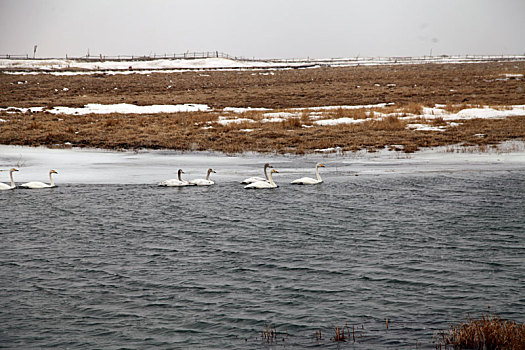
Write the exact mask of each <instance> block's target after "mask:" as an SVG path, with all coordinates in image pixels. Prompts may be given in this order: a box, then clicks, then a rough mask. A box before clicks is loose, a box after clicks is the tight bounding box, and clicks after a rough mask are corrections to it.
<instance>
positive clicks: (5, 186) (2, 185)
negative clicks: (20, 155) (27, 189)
mask: <svg viewBox="0 0 525 350" xmlns="http://www.w3.org/2000/svg"><path fill="white" fill-rule="evenodd" d="M13 171H18V169H17V168H11V169H9V177H10V178H11V185H8V184H5V183H3V182H0V191H5V190H12V189H13V188H15V187H16V185H15V180H13Z"/></svg>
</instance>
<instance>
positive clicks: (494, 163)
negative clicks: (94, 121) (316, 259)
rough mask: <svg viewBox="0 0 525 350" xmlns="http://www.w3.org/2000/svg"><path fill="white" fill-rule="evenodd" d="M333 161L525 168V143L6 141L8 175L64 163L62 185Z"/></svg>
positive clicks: (417, 170) (344, 174) (357, 166)
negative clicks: (284, 146) (122, 145)
mask: <svg viewBox="0 0 525 350" xmlns="http://www.w3.org/2000/svg"><path fill="white" fill-rule="evenodd" d="M318 161H323V162H325V163H326V165H327V167H326V168H325V169H323V170H322V173H323V177H324V178H325V179H326V180H327V182H329V181H333V182H341V181H351V177H352V176H356V175H359V176H396V175H418V174H419V175H424V174H428V173H436V172H438V173H443V174H452V173H461V172H472V171H506V170H518V171H525V142H520V141H514V142H505V143H502V144H501V145H499V146H498V148H497V149H493V150H490V151H488V152H476V150H475V149H468V148H459V147H458V148H457V149H456V151H455V152H451V148H450V147H437V148H432V149H423V150H421V151H418V152H415V153H410V154H406V153H400V152H396V151H387V150H381V151H379V152H374V153H368V152H366V151H360V152H353V153H345V154H338V153H326V154H319V153H316V154H311V155H306V156H297V155H267V154H256V153H245V154H240V155H235V156H228V155H224V154H222V153H215V152H177V151H170V150H163V151H158V150H141V151H138V152H135V151H124V152H119V151H106V150H100V149H86V148H71V149H50V148H45V147H28V146H10V145H0V170H2V171H0V181H1V182H8V179H9V176H8V172H7V170H8V169H9V168H11V167H18V168H19V169H20V171H19V172H18V173H15V181H16V182H17V183H21V182H26V181H47V180H48V178H47V173H48V171H49V170H50V169H56V170H57V171H58V173H59V174H58V175H57V176H55V181H56V182H57V184H59V185H60V184H150V185H155V184H156V183H158V182H159V181H162V180H165V179H169V178H175V177H176V172H177V169H179V168H183V169H184V171H185V173H186V175H185V176H184V178H185V179H194V178H202V177H204V176H205V172H206V170H207V169H208V168H209V167H211V168H214V169H215V170H216V171H217V174H214V175H213V178H214V180H215V181H216V183H217V184H218V185H220V184H224V183H232V182H233V183H236V182H238V181H241V180H242V179H243V178H246V177H249V176H255V175H257V176H260V175H262V165H263V164H264V163H266V162H271V163H272V165H273V166H274V167H275V168H276V169H278V170H279V174H278V175H276V177H275V181H276V182H277V183H281V184H283V185H285V184H288V183H289V181H290V180H291V179H293V178H296V176H297V175H301V176H303V175H304V176H311V175H312V174H313V166H314V165H315V163H316V162H318Z"/></svg>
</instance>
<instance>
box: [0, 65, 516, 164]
mask: <svg viewBox="0 0 525 350" xmlns="http://www.w3.org/2000/svg"><path fill="white" fill-rule="evenodd" d="M524 74H525V62H523V61H516V62H492V63H468V64H423V65H390V66H358V67H339V68H311V69H288V70H249V69H246V70H199V71H183V72H175V73H151V74H101V73H96V74H90V75H63V76H56V75H50V74H34V75H16V74H6V72H0V119H1V120H2V122H0V143H1V144H14V145H47V146H64V145H65V146H66V147H69V146H82V147H84V146H86V147H100V148H109V149H134V148H153V149H159V148H167V149H176V150H215V151H221V152H226V153H237V152H244V151H258V152H278V153H298V154H301V153H311V152H314V151H319V150H326V149H332V148H333V149H340V150H343V151H354V150H360V149H368V150H375V149H379V148H384V147H390V148H392V149H398V150H403V151H405V152H412V151H415V150H418V149H420V148H421V147H430V146H439V145H457V144H462V145H467V146H479V147H487V146H488V145H494V144H497V143H499V142H501V141H505V140H525V113H523V114H522V115H520V113H518V114H517V115H516V113H513V114H512V116H505V115H503V116H501V115H500V116H499V117H498V116H497V117H488V118H486V117H485V118H482V117H479V113H473V114H472V115H469V111H470V110H478V112H479V110H480V109H485V110H486V109H490V110H493V111H494V110H496V111H505V110H510V109H512V108H513V107H512V106H517V105H525V78H524ZM122 103H125V104H132V105H140V106H150V105H178V104H204V105H207V106H209V107H210V108H209V109H208V110H206V111H198V112H177V113H145V114H133V113H108V114H85V115H76V114H62V115H57V114H55V113H50V112H49V109H52V108H53V107H57V106H66V107H83V106H84V105H86V104H104V105H111V104H122ZM379 104H387V105H386V106H385V105H380V106H376V105H379ZM436 105H438V106H440V108H442V109H443V111H446V113H450V114H443V117H441V116H435V115H434V116H429V113H430V112H428V108H427V107H435V106H436ZM323 106H363V107H361V108H354V109H346V108H333V109H325V110H321V111H320V110H319V109H315V108H314V107H323ZM10 107H16V108H19V109H9V108H10ZM27 107H44V109H43V110H42V111H37V112H29V111H26V110H24V109H21V108H27ZM227 107H240V108H247V107H251V108H265V109H266V110H248V109H243V110H235V111H232V110H231V109H228V108H227ZM225 108H226V109H225ZM461 111H463V112H461ZM431 113H433V111H431ZM456 114H458V115H459V114H461V115H462V118H459V116H458V119H457V120H456V119H454V115H456ZM271 117H273V120H269V119H271ZM465 117H466V118H465ZM322 120H330V121H336V122H326V123H322V122H320V121H322ZM337 120H338V121H340V122H337ZM345 120H346V121H348V122H344V121H345ZM412 125H423V126H427V127H422V128H421V127H412Z"/></svg>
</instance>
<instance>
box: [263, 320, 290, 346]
mask: <svg viewBox="0 0 525 350" xmlns="http://www.w3.org/2000/svg"><path fill="white" fill-rule="evenodd" d="M278 336H279V338H277V337H278ZM280 336H282V338H280ZM288 336H289V334H288V331H286V333H283V332H281V333H279V332H277V329H276V328H275V327H272V326H271V325H269V324H266V326H265V327H264V329H263V330H262V332H261V339H262V340H263V341H265V342H266V343H268V344H270V343H274V342H276V341H283V342H284V341H285V340H286V338H287V337H288Z"/></svg>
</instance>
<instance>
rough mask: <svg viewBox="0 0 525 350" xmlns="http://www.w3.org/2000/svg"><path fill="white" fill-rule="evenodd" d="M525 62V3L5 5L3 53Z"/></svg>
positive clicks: (109, 0)
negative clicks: (519, 58)
mask: <svg viewBox="0 0 525 350" xmlns="http://www.w3.org/2000/svg"><path fill="white" fill-rule="evenodd" d="M34 45H38V49H37V57H65V55H66V54H68V55H69V56H70V57H71V56H83V55H86V54H87V52H88V49H89V52H90V54H91V55H99V54H103V55H149V54H158V55H163V54H165V53H167V54H173V53H184V52H187V51H190V52H193V51H221V52H225V53H229V54H231V55H236V56H245V57H257V58H293V57H300V58H304V57H315V58H328V57H354V56H357V55H360V56H423V55H429V54H430V52H431V50H432V54H433V55H442V54H448V55H456V54H462V55H463V54H494V55H500V54H509V55H512V54H520V55H521V54H525V0H499V1H498V0H317V1H314V0H184V1H180V0H0V55H5V54H29V55H30V56H32V54H33V46H34Z"/></svg>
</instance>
